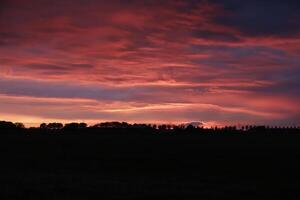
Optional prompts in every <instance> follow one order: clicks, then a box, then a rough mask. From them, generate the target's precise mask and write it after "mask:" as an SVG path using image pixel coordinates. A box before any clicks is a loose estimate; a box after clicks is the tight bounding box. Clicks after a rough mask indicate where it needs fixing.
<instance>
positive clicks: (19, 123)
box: [15, 122, 25, 129]
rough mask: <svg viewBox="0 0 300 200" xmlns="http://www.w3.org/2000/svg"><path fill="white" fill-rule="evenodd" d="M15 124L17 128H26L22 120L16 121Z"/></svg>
mask: <svg viewBox="0 0 300 200" xmlns="http://www.w3.org/2000/svg"><path fill="white" fill-rule="evenodd" d="M15 126H16V128H19V129H24V128H25V125H24V124H23V123H21V122H16V123H15Z"/></svg>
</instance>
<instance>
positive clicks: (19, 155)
mask: <svg viewBox="0 0 300 200" xmlns="http://www.w3.org/2000/svg"><path fill="white" fill-rule="evenodd" d="M25 132H26V133H17V134H16V133H13V134H12V133H10V132H9V131H8V132H3V131H2V132H1V134H0V159H1V164H0V199H26V200H27V199H37V200H41V199H46V200H48V199H49V200H50V199H51V200H52V199H64V200H65V199H66V200H67V199H70V200H76V199H83V200H86V199H156V198H164V199H173V198H181V199H197V200H198V199H239V200H240V199H243V200H245V199H256V200H258V199H272V200H276V199H284V200H288V199H299V198H300V162H299V161H300V135H298V134H261V135H259V134H254V135H251V134H247V135H240V134H237V135H236V134H224V135H220V134H212V135H201V134H178V135H168V134H152V133H151V134H149V133H147V134H146V133H145V134H143V133H138V131H135V133H126V134H124V133H122V131H120V132H117V133H116V132H114V133H110V132H109V131H107V132H105V131H104V132H105V133H103V132H102V133H99V134H95V133H93V134H91V133H78V132H77V133H70V132H68V133H63V134H61V133H51V134H49V133H47V134H46V133H45V134H41V133H40V134H38V133H32V134H31V133H28V131H25Z"/></svg>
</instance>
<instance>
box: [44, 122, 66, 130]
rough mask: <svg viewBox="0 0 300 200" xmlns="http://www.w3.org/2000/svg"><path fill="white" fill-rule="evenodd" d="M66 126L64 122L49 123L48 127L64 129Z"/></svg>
mask: <svg viewBox="0 0 300 200" xmlns="http://www.w3.org/2000/svg"><path fill="white" fill-rule="evenodd" d="M63 127H64V125H63V124H62V123H56V122H55V123H49V124H48V125H47V128H48V129H54V130H55V129H62V128H63Z"/></svg>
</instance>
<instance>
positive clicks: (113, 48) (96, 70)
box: [0, 0, 300, 126]
mask: <svg viewBox="0 0 300 200" xmlns="http://www.w3.org/2000/svg"><path fill="white" fill-rule="evenodd" d="M0 120H10V121H21V122H24V123H26V124H27V125H28V126H30V125H37V124H39V123H41V122H53V121H60V122H72V121H78V122H87V123H91V124H92V123H97V122H102V121H127V122H138V123H139V122H145V123H181V122H191V121H200V122H203V123H204V124H205V125H208V126H210V125H232V124H267V125H299V124H300V1H298V0H284V1H283V0H251V1H250V0H248V1H243V0H203V1H202V0H57V1H54V0H1V1H0Z"/></svg>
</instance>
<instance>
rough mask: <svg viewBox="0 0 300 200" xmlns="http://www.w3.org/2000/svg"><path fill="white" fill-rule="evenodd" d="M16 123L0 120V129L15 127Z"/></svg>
mask: <svg viewBox="0 0 300 200" xmlns="http://www.w3.org/2000/svg"><path fill="white" fill-rule="evenodd" d="M15 128H16V125H15V124H14V123H12V122H7V121H0V129H7V130H8V129H15Z"/></svg>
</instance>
